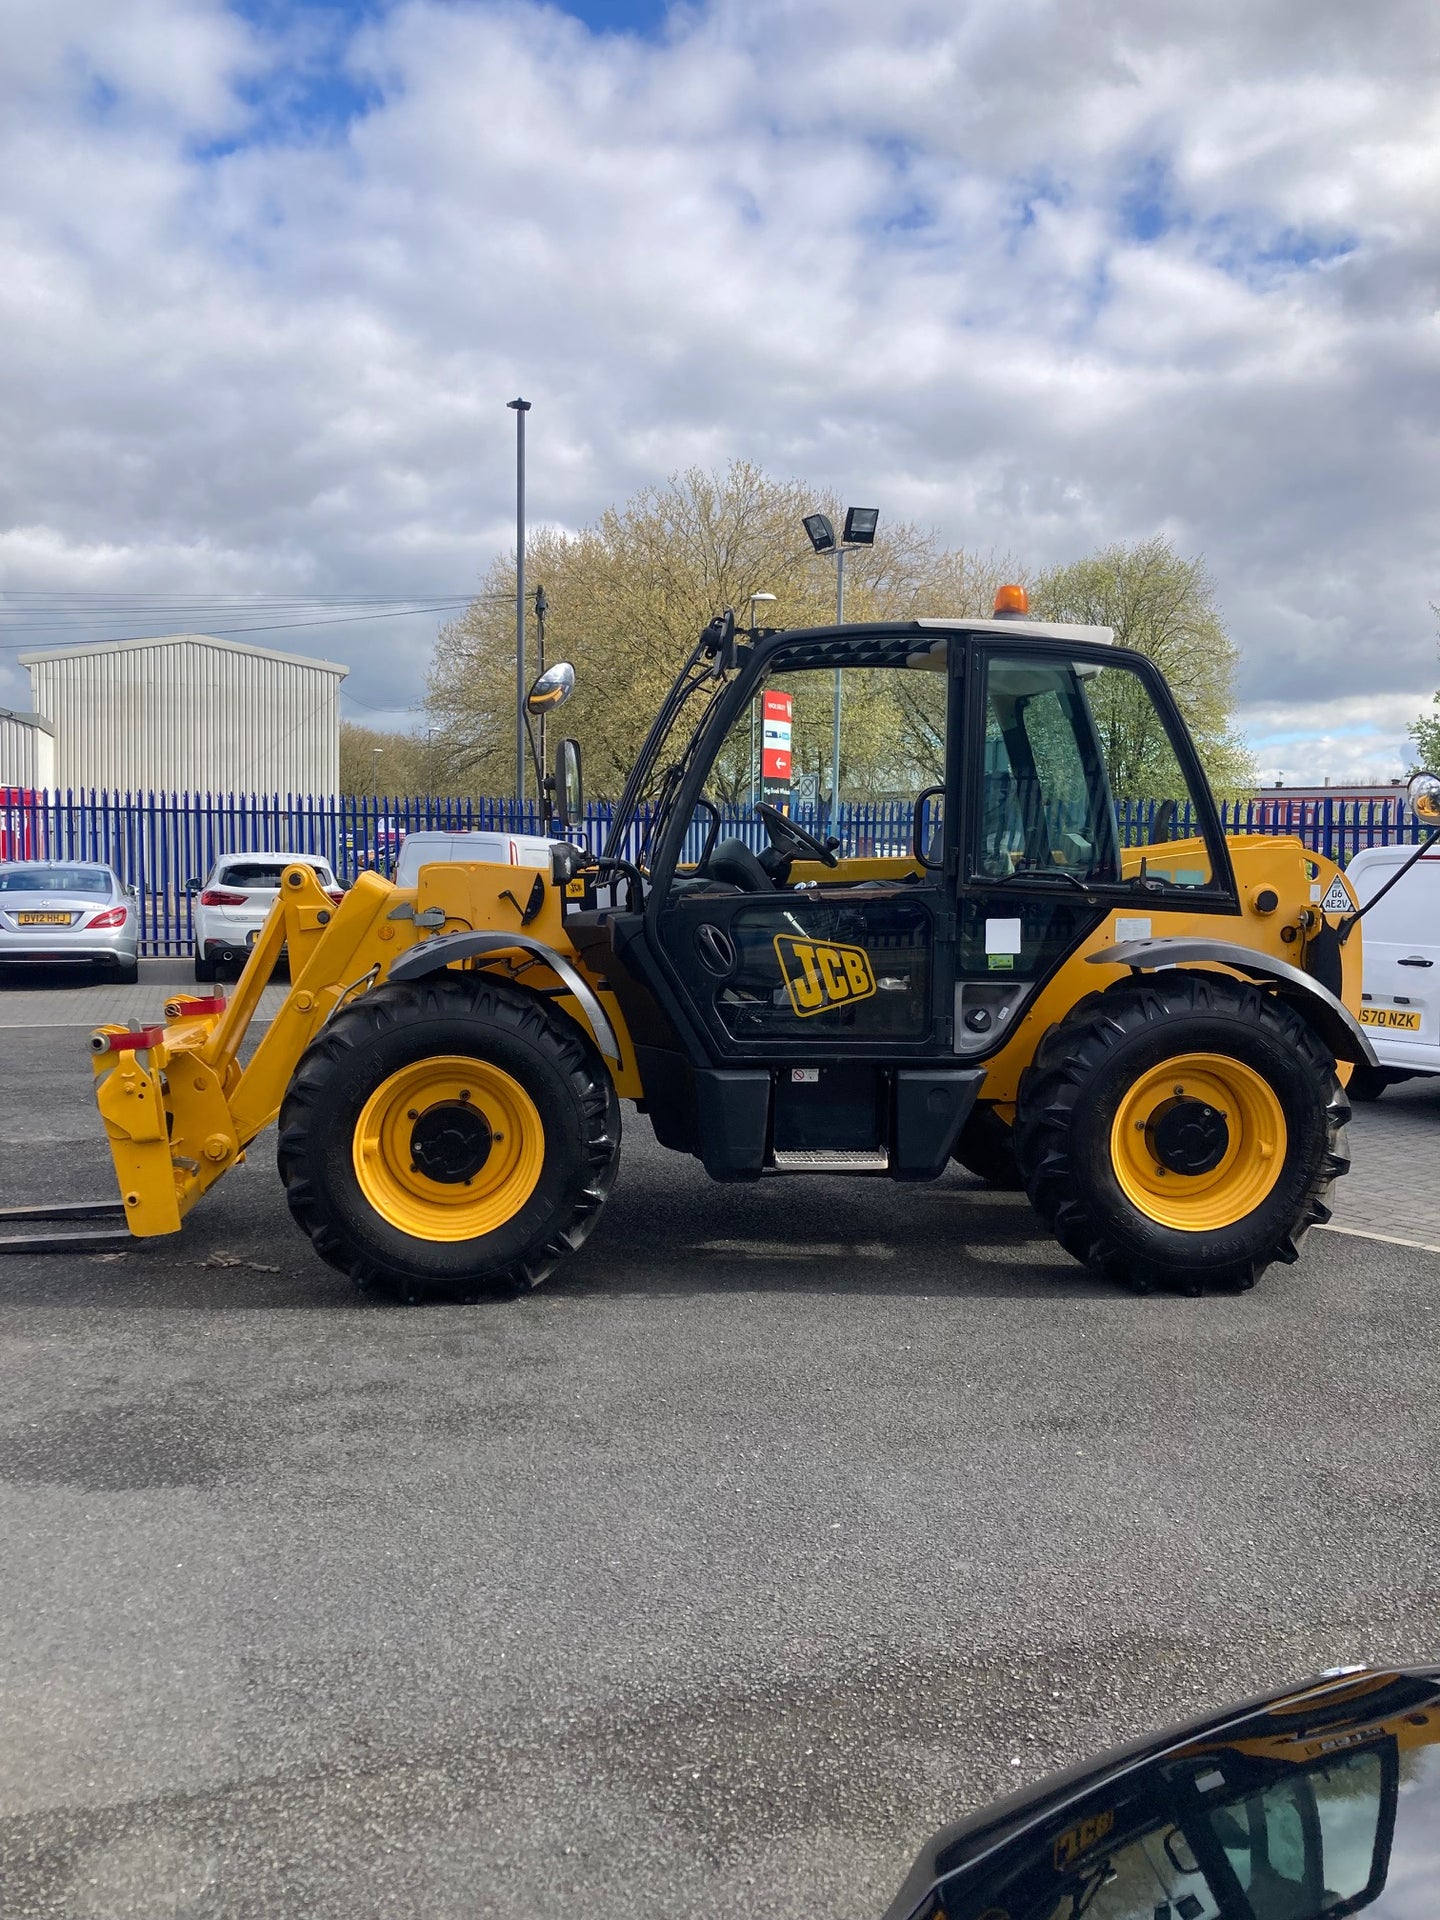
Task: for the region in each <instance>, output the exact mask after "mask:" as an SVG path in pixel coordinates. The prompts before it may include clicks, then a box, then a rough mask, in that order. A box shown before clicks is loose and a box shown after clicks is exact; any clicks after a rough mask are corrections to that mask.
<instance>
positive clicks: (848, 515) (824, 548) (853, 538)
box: [804, 507, 880, 831]
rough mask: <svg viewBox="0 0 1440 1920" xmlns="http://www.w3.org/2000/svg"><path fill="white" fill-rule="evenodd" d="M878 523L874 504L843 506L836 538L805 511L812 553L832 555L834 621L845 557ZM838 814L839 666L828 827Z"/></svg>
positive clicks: (867, 540) (823, 520)
mask: <svg viewBox="0 0 1440 1920" xmlns="http://www.w3.org/2000/svg"><path fill="white" fill-rule="evenodd" d="M879 524H880V509H879V508H878V507H847V508H846V509H845V529H844V531H843V533H842V534H841V535H840V538H839V540H838V541H837V540H836V538H835V526H834V522H833V521H832V520H831V518H830V516H829V514H828V513H807V514H806V515H805V519H804V526H805V531H806V533H807V534H808V535H809V536H810V544H811V546H812V547H813V548H814V549H815V551H816V553H833V554H834V556H835V624H836V626H837V627H843V626H844V624H845V556H846V554H847V553H853V552H854V550H855V548H856V547H873V546H874V544H875V529H876V527H877V526H879ZM839 817H840V669H839V667H836V669H835V698H834V707H833V711H832V714H831V723H830V826H831V830H832V831H833V830H834V826H835V822H836V820H838V819H839Z"/></svg>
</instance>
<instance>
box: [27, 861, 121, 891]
mask: <svg viewBox="0 0 1440 1920" xmlns="http://www.w3.org/2000/svg"><path fill="white" fill-rule="evenodd" d="M109 891H110V875H109V874H108V873H106V872H105V870H104V868H103V867H0V893H109Z"/></svg>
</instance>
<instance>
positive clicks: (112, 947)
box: [0, 860, 140, 986]
mask: <svg viewBox="0 0 1440 1920" xmlns="http://www.w3.org/2000/svg"><path fill="white" fill-rule="evenodd" d="M0 966H21V967H50V966H61V967H105V968H106V969H108V970H109V972H110V974H111V975H112V977H113V978H115V979H118V980H123V981H126V982H127V983H128V984H130V985H132V986H133V985H134V983H135V981H137V980H138V979H139V977H140V909H139V907H138V905H137V904H136V900H135V889H134V888H133V887H127V886H126V885H125V883H124V882H123V881H122V880H121V879H120V877H119V875H118V874H117V873H116V872H115V870H114V868H113V867H107V866H104V865H102V864H101V863H100V862H99V861H98V860H7V861H0Z"/></svg>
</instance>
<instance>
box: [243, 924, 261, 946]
mask: <svg viewBox="0 0 1440 1920" xmlns="http://www.w3.org/2000/svg"><path fill="white" fill-rule="evenodd" d="M263 931H264V929H263V928H261V927H251V929H250V931H249V932H248V933H247V934H246V936H245V944H246V946H247V947H253V946H254V944H255V942H256V941H257V940H258V939H259V938H260V935H261V933H262V932H263Z"/></svg>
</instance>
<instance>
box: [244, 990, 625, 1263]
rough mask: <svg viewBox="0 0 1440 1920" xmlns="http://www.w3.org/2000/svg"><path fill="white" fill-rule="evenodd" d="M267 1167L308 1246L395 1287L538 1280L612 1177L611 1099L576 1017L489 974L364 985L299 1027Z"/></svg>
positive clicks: (614, 1122) (573, 1238) (614, 1104)
mask: <svg viewBox="0 0 1440 1920" xmlns="http://www.w3.org/2000/svg"><path fill="white" fill-rule="evenodd" d="M278 1157H279V1166H280V1177H281V1179H282V1180H283V1181H284V1183H285V1190H286V1197H287V1199H288V1200H289V1203H290V1211H291V1213H292V1214H293V1215H294V1217H295V1220H296V1221H297V1223H298V1224H299V1225H300V1227H301V1228H302V1229H303V1230H304V1231H305V1232H306V1233H307V1234H308V1235H309V1236H310V1240H311V1243H312V1244H313V1246H314V1248H315V1250H316V1252H317V1253H318V1254H319V1255H320V1257H321V1258H322V1259H323V1260H326V1261H328V1262H329V1264H330V1265H331V1266H334V1267H338V1268H339V1269H340V1270H341V1271H342V1272H344V1273H348V1274H350V1275H351V1277H352V1278H353V1279H354V1280H355V1282H356V1283H357V1285H359V1286H361V1287H369V1286H371V1285H373V1284H376V1283H388V1284H390V1285H391V1286H393V1287H394V1289H395V1290H396V1291H397V1292H398V1293H399V1294H400V1295H401V1297H402V1298H404V1299H406V1300H415V1299H417V1298H418V1297H420V1295H421V1294H425V1293H438V1294H442V1295H446V1296H449V1297H451V1298H454V1297H456V1296H461V1297H473V1296H474V1295H475V1294H477V1293H479V1292H481V1291H489V1292H496V1291H501V1292H508V1293H517V1292H521V1291H523V1290H525V1289H528V1288H530V1287H534V1286H538V1285H539V1283H540V1282H541V1281H542V1280H543V1279H545V1277H546V1276H547V1275H548V1274H549V1273H550V1272H551V1270H552V1269H553V1268H554V1267H555V1266H556V1265H557V1264H558V1263H559V1261H561V1260H562V1259H564V1258H565V1256H566V1255H567V1254H570V1253H574V1252H575V1251H576V1250H577V1249H578V1248H579V1247H580V1246H581V1245H582V1244H583V1243H584V1241H585V1240H586V1238H587V1237H588V1235H589V1233H590V1230H591V1228H592V1227H593V1226H594V1224H595V1221H596V1219H597V1218H598V1217H599V1213H600V1209H601V1207H602V1206H603V1205H604V1202H605V1198H606V1196H607V1194H608V1193H609V1191H610V1188H611V1186H612V1185H613V1184H614V1180H615V1173H616V1169H617V1167H618V1165H619V1159H620V1103H619V1101H618V1099H617V1098H616V1096H615V1090H614V1087H613V1085H612V1083H611V1080H610V1076H609V1074H608V1073H607V1071H606V1069H605V1066H604V1063H603V1062H602V1061H601V1059H600V1057H599V1055H598V1054H597V1053H596V1051H595V1048H594V1046H593V1044H592V1043H591V1042H590V1040H589V1039H588V1037H587V1036H586V1035H584V1034H583V1033H582V1032H581V1031H580V1029H579V1028H578V1027H577V1026H575V1024H574V1023H573V1022H572V1021H570V1020H568V1019H566V1018H565V1016H564V1015H562V1014H559V1013H556V1012H555V1011H554V1010H553V1009H552V1008H551V1007H550V1006H549V1005H548V1004H547V1003H546V1002H545V1001H544V1000H542V999H540V998H538V997H537V996H536V995H534V994H529V993H525V992H524V991H522V990H520V989H518V988H515V987H512V986H509V985H507V984H505V983H504V982H501V981H498V980H495V979H493V978H491V977H490V976H488V975H485V974H459V973H450V972H445V973H439V974H435V975H433V976H431V977H430V978H429V979H425V980H418V981H415V982H413V983H410V982H407V983H405V984H404V985H392V986H386V987H381V988H378V989H376V990H375V991H374V992H372V993H368V994H366V995H365V996H364V998H363V999H361V1000H359V1001H357V1002H356V1003H355V1004H354V1005H353V1006H351V1007H347V1008H346V1009H345V1010H344V1012H342V1013H340V1014H338V1015H336V1017H335V1018H334V1019H333V1020H332V1021H331V1022H330V1024H329V1025H328V1026H327V1027H326V1028H325V1030H324V1031H323V1033H321V1034H320V1036H319V1037H318V1038H317V1039H316V1040H315V1041H313V1042H312V1044H311V1045H310V1047H309V1048H308V1049H307V1051H306V1052H305V1054H304V1056H303V1057H302V1059H301V1061H300V1064H299V1066H298V1067H297V1068H296V1070H295V1075H294V1078H293V1079H292V1080H291V1083H290V1087H289V1090H288V1092H287V1093H286V1096H285V1101H284V1105H283V1106H282V1108H281V1111H280V1142H279V1153H278Z"/></svg>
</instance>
